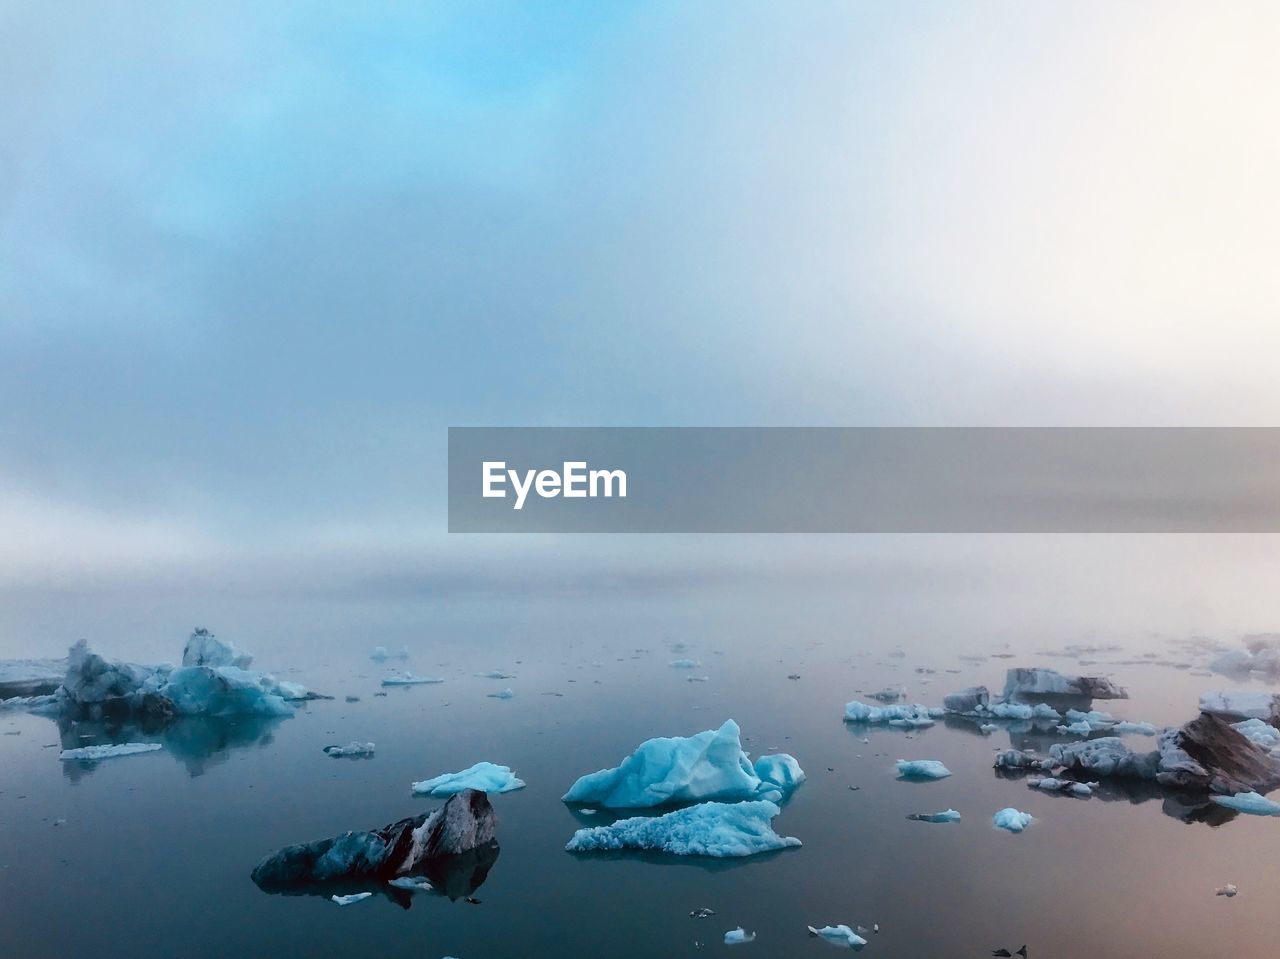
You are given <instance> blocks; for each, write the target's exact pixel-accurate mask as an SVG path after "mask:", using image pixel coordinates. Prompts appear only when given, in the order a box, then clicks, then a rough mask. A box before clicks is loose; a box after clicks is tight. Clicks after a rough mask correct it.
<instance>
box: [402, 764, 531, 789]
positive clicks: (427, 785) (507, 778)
mask: <svg viewBox="0 0 1280 959" xmlns="http://www.w3.org/2000/svg"><path fill="white" fill-rule="evenodd" d="M524 787H525V782H524V780H523V779H517V778H516V775H515V774H514V773H513V772H512V771H511V767H510V766H498V765H495V764H494V763H489V762H480V763H476V764H475V765H474V766H471V767H469V768H467V769H464V770H462V771H461V772H456V773H445V774H444V775H442V776H436V777H435V778H434V779H424V780H422V781H421V782H416V783H414V784H413V785H412V787H411V788H412V789H413V792H414V794H415V795H418V796H452V795H454V794H455V793H460V792H462V790H464V789H475V790H478V791H479V792H486V793H506V792H511V791H512V790H515V789H523V788H524Z"/></svg>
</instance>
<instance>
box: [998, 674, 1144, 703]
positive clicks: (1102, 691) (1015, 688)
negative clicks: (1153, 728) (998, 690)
mask: <svg viewBox="0 0 1280 959" xmlns="http://www.w3.org/2000/svg"><path fill="white" fill-rule="evenodd" d="M1045 695H1051V696H1083V697H1085V698H1087V699H1128V698H1129V694H1128V693H1127V692H1126V691H1125V690H1124V689H1122V688H1121V687H1119V686H1117V685H1116V684H1115V683H1113V682H1112V681H1111V680H1109V679H1107V678H1106V677H1105V676H1068V675H1066V674H1064V673H1060V672H1058V671H1057V670H1056V669H1026V668H1015V669H1010V670H1009V671H1008V672H1007V673H1006V674H1005V680H1004V698H1005V699H1006V700H1011V699H1017V698H1024V699H1025V698H1027V697H1029V696H1045Z"/></svg>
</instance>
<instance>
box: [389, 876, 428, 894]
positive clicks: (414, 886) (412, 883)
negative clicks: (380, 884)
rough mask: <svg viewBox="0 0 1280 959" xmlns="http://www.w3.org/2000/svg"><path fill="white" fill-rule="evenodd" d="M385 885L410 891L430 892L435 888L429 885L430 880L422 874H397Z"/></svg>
mask: <svg viewBox="0 0 1280 959" xmlns="http://www.w3.org/2000/svg"><path fill="white" fill-rule="evenodd" d="M387 885H388V886H394V887H395V888H396V889H408V890H409V891H410V892H430V891H431V890H432V889H433V888H435V887H433V886H432V885H431V881H430V880H429V879H426V878H425V877H423V876H397V877H396V878H395V879H392V880H391V881H390V882H388V883H387Z"/></svg>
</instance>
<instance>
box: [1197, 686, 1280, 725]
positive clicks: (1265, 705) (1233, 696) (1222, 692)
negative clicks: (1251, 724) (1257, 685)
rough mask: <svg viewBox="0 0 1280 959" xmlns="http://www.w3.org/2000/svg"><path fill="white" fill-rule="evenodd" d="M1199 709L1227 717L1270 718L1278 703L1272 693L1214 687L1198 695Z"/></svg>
mask: <svg viewBox="0 0 1280 959" xmlns="http://www.w3.org/2000/svg"><path fill="white" fill-rule="evenodd" d="M1200 711H1201V712H1202V713H1213V714H1214V715H1215V716H1224V717H1226V718H1228V719H1270V718H1271V717H1272V715H1274V714H1276V713H1278V712H1280V704H1278V703H1277V698H1276V696H1275V695H1274V694H1273V693H1267V692H1257V691H1253V690H1242V689H1237V690H1227V689H1215V690H1213V691H1212V692H1208V693H1205V694H1204V695H1203V696H1201V697H1200Z"/></svg>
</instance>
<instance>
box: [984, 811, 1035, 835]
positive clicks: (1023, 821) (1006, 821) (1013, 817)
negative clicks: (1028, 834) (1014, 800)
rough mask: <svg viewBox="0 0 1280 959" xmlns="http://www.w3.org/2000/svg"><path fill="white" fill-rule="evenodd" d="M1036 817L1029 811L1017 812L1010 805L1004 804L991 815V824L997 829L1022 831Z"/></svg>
mask: <svg viewBox="0 0 1280 959" xmlns="http://www.w3.org/2000/svg"><path fill="white" fill-rule="evenodd" d="M1035 821H1036V817H1035V816H1033V815H1031V813H1026V812H1019V811H1018V810H1016V809H1014V808H1013V807H1012V806H1006V807H1005V808H1004V809H1001V810H1000V811H999V812H998V813H996V814H995V815H994V816H992V817H991V824H992V825H993V826H995V827H996V828H997V829H1005V830H1008V831H1009V832H1022V830H1024V829H1026V828H1027V827H1028V826H1030V825H1031V824H1032V823H1033V822H1035Z"/></svg>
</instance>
